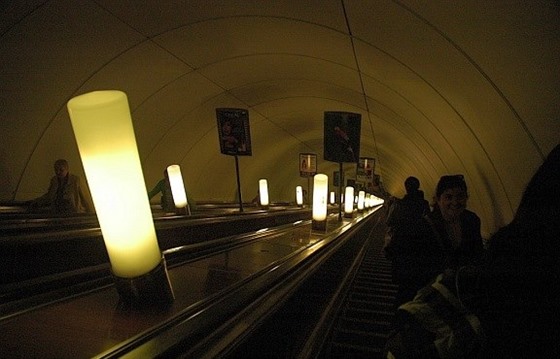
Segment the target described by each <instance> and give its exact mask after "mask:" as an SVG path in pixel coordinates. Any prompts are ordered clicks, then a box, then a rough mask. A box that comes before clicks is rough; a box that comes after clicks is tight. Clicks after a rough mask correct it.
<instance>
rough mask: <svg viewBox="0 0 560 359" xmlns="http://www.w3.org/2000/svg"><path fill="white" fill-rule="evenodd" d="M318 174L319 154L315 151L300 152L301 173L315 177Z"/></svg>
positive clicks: (301, 174)
mask: <svg viewBox="0 0 560 359" xmlns="http://www.w3.org/2000/svg"><path fill="white" fill-rule="evenodd" d="M316 174H317V155H316V154H314V153H300V154H299V175H300V176H301V177H313V176H315V175H316Z"/></svg>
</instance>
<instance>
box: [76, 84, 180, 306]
mask: <svg viewBox="0 0 560 359" xmlns="http://www.w3.org/2000/svg"><path fill="white" fill-rule="evenodd" d="M67 106H68V113H69V115H70V120H71V123H72V128H73V130H74V136H75V138H76V143H77V145H78V150H79V152H80V157H81V159H82V164H83V167H84V171H85V174H86V178H87V182H88V185H89V188H90V191H91V195H92V198H93V203H94V206H95V210H96V213H97V218H98V221H99V225H100V227H101V233H102V234H103V239H104V241H105V246H106V248H107V253H108V254H109V260H110V262H111V270H112V272H113V276H114V279H115V284H116V287H117V290H118V291H119V294H120V297H121V299H122V300H123V302H125V303H127V304H130V305H133V306H135V305H140V306H143V305H146V304H163V303H166V304H169V303H170V302H172V301H173V291H172V289H171V284H170V283H169V278H168V276H167V270H166V267H165V259H164V257H163V255H162V253H161V251H160V249H159V246H158V242H157V237H156V232H155V227H154V221H153V217H152V212H151V209H150V202H149V199H148V195H147V192H146V184H145V182H144V176H143V174H142V166H141V164H140V157H139V155H138V149H137V146H136V138H135V135H134V129H133V126H132V118H131V116H130V110H129V106H128V100H127V96H126V94H125V93H124V92H121V91H94V92H90V93H86V94H83V95H80V96H77V97H74V98H72V99H70V101H68V104H67Z"/></svg>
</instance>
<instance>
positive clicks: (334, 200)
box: [330, 191, 336, 204]
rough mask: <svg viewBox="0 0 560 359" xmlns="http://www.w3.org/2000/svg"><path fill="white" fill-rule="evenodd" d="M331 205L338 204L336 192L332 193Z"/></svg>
mask: <svg viewBox="0 0 560 359" xmlns="http://www.w3.org/2000/svg"><path fill="white" fill-rule="evenodd" d="M330 202H331V204H335V203H336V193H334V191H332V192H331V200H330Z"/></svg>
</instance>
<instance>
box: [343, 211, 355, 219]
mask: <svg viewBox="0 0 560 359" xmlns="http://www.w3.org/2000/svg"><path fill="white" fill-rule="evenodd" d="M344 218H354V212H352V213H346V212H344Z"/></svg>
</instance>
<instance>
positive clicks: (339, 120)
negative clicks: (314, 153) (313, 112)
mask: <svg viewBox="0 0 560 359" xmlns="http://www.w3.org/2000/svg"><path fill="white" fill-rule="evenodd" d="M324 120H325V124H324V138H323V141H324V152H325V153H324V158H325V160H327V161H332V162H339V163H342V162H353V163H358V160H359V158H360V132H361V128H362V126H361V122H362V115H361V114H359V113H351V112H339V111H327V112H325V117H324Z"/></svg>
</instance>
